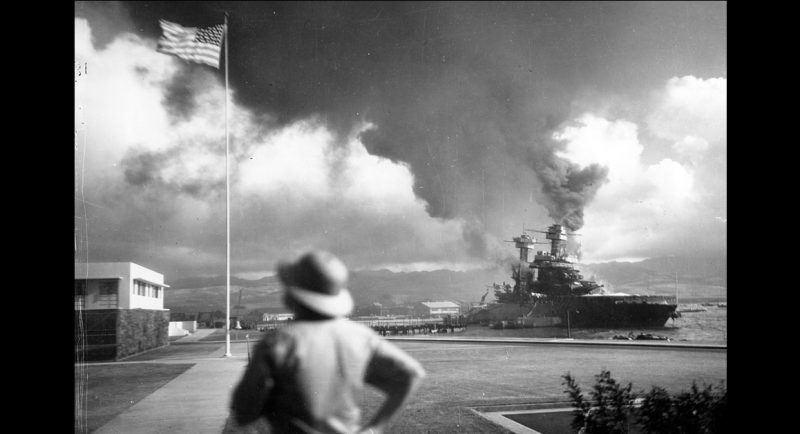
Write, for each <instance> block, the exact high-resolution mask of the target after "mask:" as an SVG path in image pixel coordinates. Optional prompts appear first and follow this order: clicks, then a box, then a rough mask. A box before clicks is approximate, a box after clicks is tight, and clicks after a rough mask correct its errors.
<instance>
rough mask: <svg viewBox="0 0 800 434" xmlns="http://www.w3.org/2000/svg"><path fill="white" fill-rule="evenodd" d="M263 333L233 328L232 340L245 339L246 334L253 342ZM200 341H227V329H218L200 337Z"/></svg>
mask: <svg viewBox="0 0 800 434" xmlns="http://www.w3.org/2000/svg"><path fill="white" fill-rule="evenodd" d="M263 335H264V333H263V332H260V331H258V330H231V340H232V341H244V340H245V336H249V337H248V338H247V339H249V340H250V342H251V343H252V342H255V341H258V340H259V339H261V336H263ZM198 342H225V329H224V328H222V329H216V330H214V333H211V334H210V335H208V336H206V337H204V338H202V339H199V340H198Z"/></svg>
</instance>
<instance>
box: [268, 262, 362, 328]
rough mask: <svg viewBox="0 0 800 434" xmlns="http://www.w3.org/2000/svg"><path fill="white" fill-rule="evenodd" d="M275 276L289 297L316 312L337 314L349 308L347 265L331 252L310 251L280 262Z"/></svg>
mask: <svg viewBox="0 0 800 434" xmlns="http://www.w3.org/2000/svg"><path fill="white" fill-rule="evenodd" d="M278 276H279V277H280V279H281V281H282V282H283V283H284V284H286V286H287V292H288V294H289V296H290V297H292V298H293V299H294V300H295V301H297V302H299V303H301V304H303V305H304V306H306V307H307V308H309V309H311V310H313V311H315V312H317V313H320V314H323V315H327V316H332V317H339V316H345V315H347V314H349V313H350V312H351V311H352V310H353V298H352V297H351V296H350V291H348V290H347V288H345V287H344V286H345V284H346V283H347V277H348V272H347V267H346V266H345V265H344V263H342V261H340V260H339V258H337V257H336V256H334V255H333V254H331V253H328V252H325V251H312V252H309V253H306V254H305V255H303V256H301V257H300V259H298V260H297V261H296V262H293V263H280V264H278Z"/></svg>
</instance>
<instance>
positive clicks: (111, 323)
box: [74, 309, 169, 361]
mask: <svg viewBox="0 0 800 434" xmlns="http://www.w3.org/2000/svg"><path fill="white" fill-rule="evenodd" d="M74 336H75V360H85V361H97V360H119V359H121V358H124V357H128V356H131V355H133V354H136V353H140V352H142V351H146V350H150V349H153V348H158V347H162V346H164V345H168V344H169V311H167V310H149V309H130V310H129V309H102V310H82V311H75V334H74Z"/></svg>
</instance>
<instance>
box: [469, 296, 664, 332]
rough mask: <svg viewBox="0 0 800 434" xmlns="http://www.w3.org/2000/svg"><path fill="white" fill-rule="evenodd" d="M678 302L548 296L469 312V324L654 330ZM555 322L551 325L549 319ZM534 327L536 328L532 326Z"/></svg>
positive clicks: (662, 297) (637, 297)
mask: <svg viewBox="0 0 800 434" xmlns="http://www.w3.org/2000/svg"><path fill="white" fill-rule="evenodd" d="M676 308H677V303H676V300H675V297H669V296H634V295H624V296H623V295H585V296H560V297H559V296H549V297H543V298H539V299H537V300H536V301H535V302H534V303H533V304H526V305H517V304H509V303H499V304H495V305H493V306H491V307H490V308H489V309H482V310H479V311H475V312H471V313H470V314H468V315H467V321H468V322H471V323H496V322H500V321H506V322H509V323H511V322H513V323H515V324H519V325H520V326H523V327H524V326H530V325H529V324H537V321H534V320H535V319H537V318H541V319H548V320H550V321H545V322H541V321H540V322H538V324H543V325H545V326H546V325H556V324H557V325H559V326H562V327H572V328H654V327H655V328H657V327H663V326H664V325H665V324H666V322H667V320H669V319H670V318H671V317H672V316H673V315H675V309H676ZM556 318H557V319H558V321H556V322H553V321H552V319H556ZM534 326H535V325H534Z"/></svg>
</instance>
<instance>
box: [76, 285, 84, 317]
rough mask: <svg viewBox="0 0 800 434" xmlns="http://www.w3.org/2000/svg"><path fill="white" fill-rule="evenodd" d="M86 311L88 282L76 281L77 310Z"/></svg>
mask: <svg viewBox="0 0 800 434" xmlns="http://www.w3.org/2000/svg"><path fill="white" fill-rule="evenodd" d="M83 309H86V281H85V280H76V281H75V310H83Z"/></svg>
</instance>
